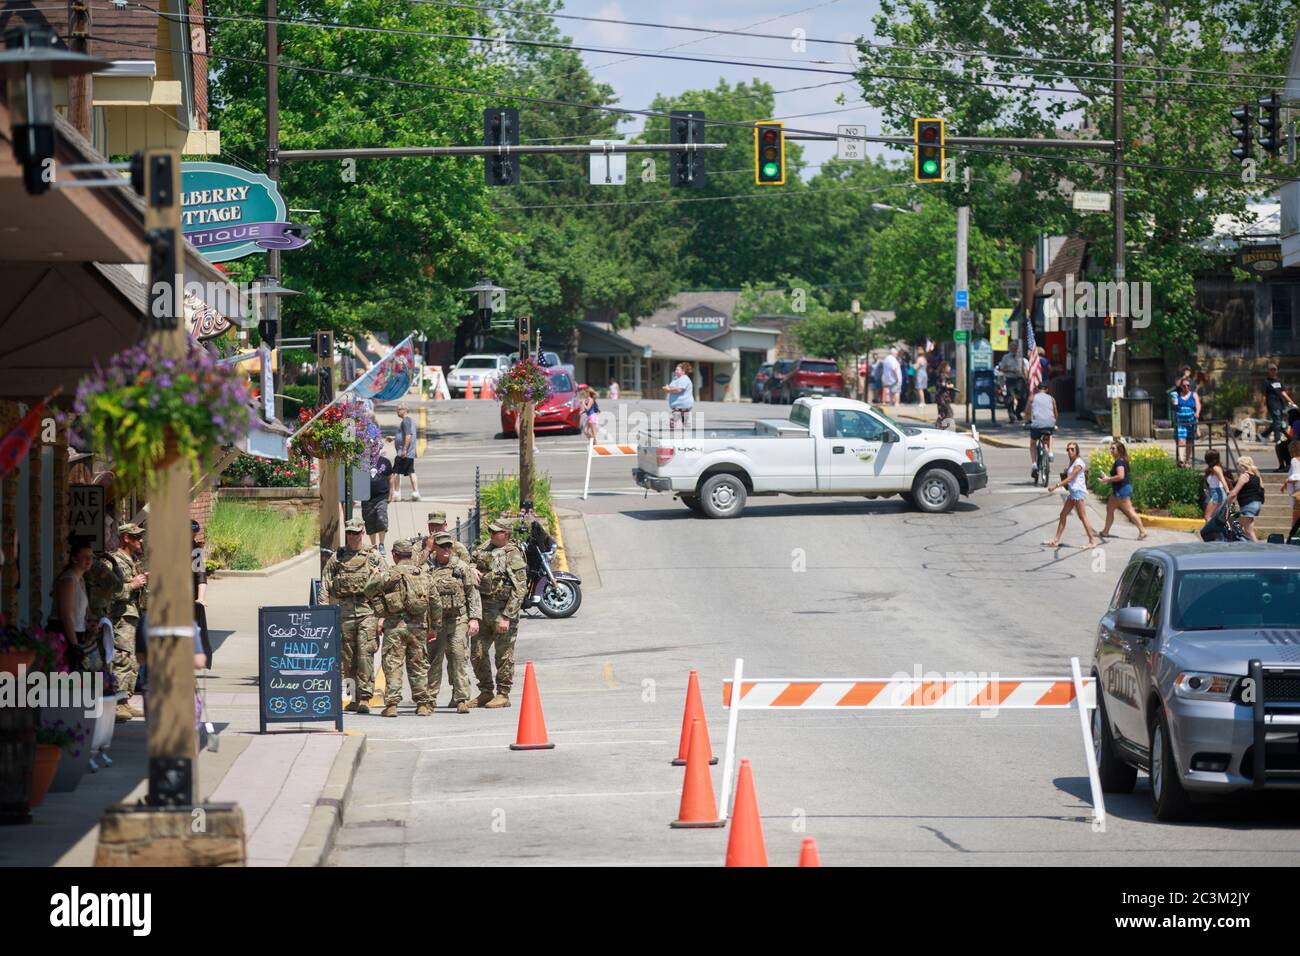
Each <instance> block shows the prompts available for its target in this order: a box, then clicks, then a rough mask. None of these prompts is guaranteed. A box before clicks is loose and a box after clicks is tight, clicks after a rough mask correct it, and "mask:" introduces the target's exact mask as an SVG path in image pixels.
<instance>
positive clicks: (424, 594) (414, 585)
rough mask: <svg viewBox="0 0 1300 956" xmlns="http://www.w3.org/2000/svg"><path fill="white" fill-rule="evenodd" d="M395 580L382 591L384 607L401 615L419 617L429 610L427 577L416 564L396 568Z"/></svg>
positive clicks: (389, 611) (390, 612) (396, 614)
mask: <svg viewBox="0 0 1300 956" xmlns="http://www.w3.org/2000/svg"><path fill="white" fill-rule="evenodd" d="M394 573H395V577H396V580H394V581H392V582H390V584H389V587H388V588H387V589H386V590H385V592H384V609H385V610H386V611H388V613H389V614H392V615H395V616H401V617H421V616H423V615H425V614H427V613H428V612H429V593H428V590H427V578H425V575H424V572H423V571H422V570H421V569H420V568H419V567H418V566H417V565H411V566H410V570H407V568H406V566H403V567H400V568H397V569H396V571H395V572H394Z"/></svg>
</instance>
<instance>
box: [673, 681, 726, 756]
mask: <svg viewBox="0 0 1300 956" xmlns="http://www.w3.org/2000/svg"><path fill="white" fill-rule="evenodd" d="M697 719H698V720H699V722H700V723H701V724H703V725H704V752H705V754H707V755H708V758H709V765H710V766H712V765H713V764H715V763H717V762H718V758H717V757H715V756H713V748H712V747H710V746H709V722H708V721H707V720H705V718H704V701H703V700H702V699H701V697H700V675H699V674H697V673H696V672H695V671H691V676H690V678H689V679H688V680H687V681H686V711H685V712H684V713H683V714H682V739H681V742H680V743H678V745H677V759H676V760H674V761H673V766H674V767H684V766H686V757H687V752H688V751H689V749H690V746H691V721H693V720H697Z"/></svg>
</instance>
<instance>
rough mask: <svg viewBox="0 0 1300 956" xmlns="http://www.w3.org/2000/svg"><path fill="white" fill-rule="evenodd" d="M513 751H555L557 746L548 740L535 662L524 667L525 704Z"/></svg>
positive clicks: (521, 709) (520, 709)
mask: <svg viewBox="0 0 1300 956" xmlns="http://www.w3.org/2000/svg"><path fill="white" fill-rule="evenodd" d="M510 749H511V750H553V749H555V744H553V743H551V742H550V741H549V740H547V739H546V719H545V718H544V717H542V698H541V695H540V694H539V693H538V692H537V676H536V675H535V674H534V673H533V662H532V661H529V662H528V663H527V664H526V665H525V666H524V704H523V706H522V707H520V708H519V730H518V731H517V732H516V733H515V742H514V743H512V744H511V745H510Z"/></svg>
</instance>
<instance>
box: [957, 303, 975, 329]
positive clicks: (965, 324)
mask: <svg viewBox="0 0 1300 956" xmlns="http://www.w3.org/2000/svg"><path fill="white" fill-rule="evenodd" d="M956 327H957V328H959V329H961V330H962V331H963V332H969V331H971V329H973V328H975V313H974V312H972V311H971V310H970V309H967V308H961V309H958V310H957V326H956Z"/></svg>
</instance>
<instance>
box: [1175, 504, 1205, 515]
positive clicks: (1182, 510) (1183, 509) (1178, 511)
mask: <svg viewBox="0 0 1300 956" xmlns="http://www.w3.org/2000/svg"><path fill="white" fill-rule="evenodd" d="M1204 514H1205V512H1203V511H1202V510H1201V509H1200V508H1198V507H1197V506H1196V505H1189V504H1183V503H1182V502H1175V503H1174V504H1172V505H1170V506H1169V515H1170V517H1172V518H1200V517H1201V516H1202V515H1204Z"/></svg>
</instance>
